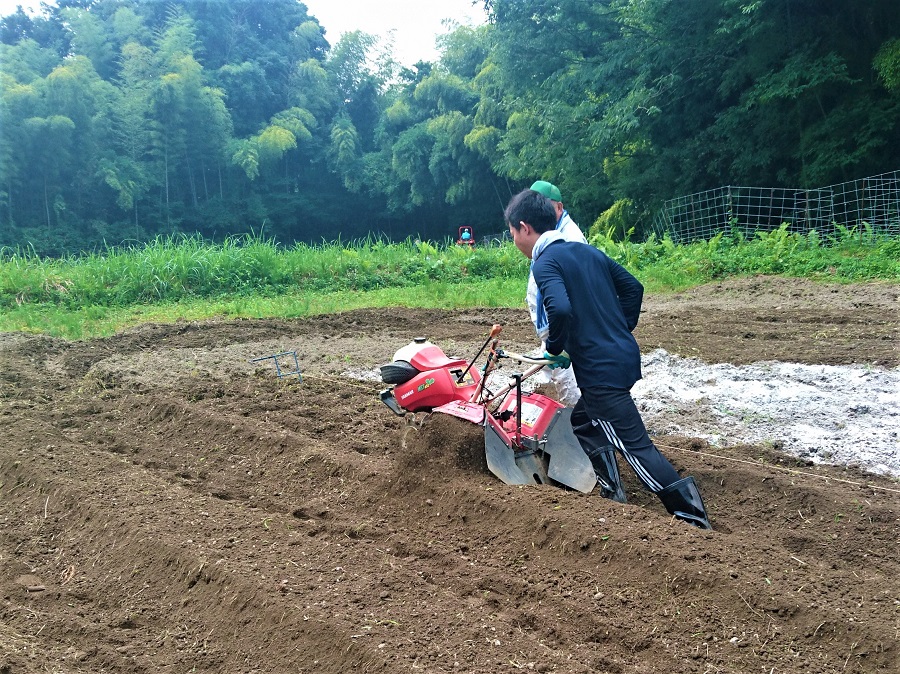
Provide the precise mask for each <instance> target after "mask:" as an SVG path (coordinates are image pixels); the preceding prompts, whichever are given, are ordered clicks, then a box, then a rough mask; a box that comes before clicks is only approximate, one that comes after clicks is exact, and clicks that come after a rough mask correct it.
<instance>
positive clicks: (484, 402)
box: [381, 325, 597, 493]
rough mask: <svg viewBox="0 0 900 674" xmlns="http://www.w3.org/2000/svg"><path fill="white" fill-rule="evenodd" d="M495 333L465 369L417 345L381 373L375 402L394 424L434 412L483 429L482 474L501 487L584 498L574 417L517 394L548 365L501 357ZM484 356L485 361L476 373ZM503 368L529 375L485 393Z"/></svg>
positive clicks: (585, 467)
mask: <svg viewBox="0 0 900 674" xmlns="http://www.w3.org/2000/svg"><path fill="white" fill-rule="evenodd" d="M501 329H502V328H501V327H500V326H499V325H495V326H493V328H492V330H491V332H490V335H489V336H488V338H487V340H486V341H485V343H484V345H483V346H482V347H481V349H480V350H479V351H478V353H476V354H475V357H474V358H472V359H471V360H470V361H467V360H465V359H459V358H457V359H454V358H448V357H447V356H446V354H444V352H443V351H442V350H441V349H440V348H439V347H437V346H435V345H434V344H432V343H431V342H429V341H427V340H426V339H425V338H424V337H417V338H416V339H415V340H414V341H412V342H411V343H410V344H407V345H406V346H404V347H403V348H401V349H399V350H398V351H397V353H395V354H394V360H393V362H392V363H390V364H388V365H384V366H382V368H381V378H382V381H384V383H385V384H390V385H392V387H391V388H388V389H385V390H384V391H382V392H381V400H382V401H383V402H384V404H385V405H387V406H388V407H389V408H390V409H391V411H393V412H394V413H395V414H397V415H399V416H406V415H407V414H410V413H416V412H429V413H430V412H439V413H441V414H449V415H451V416H454V417H458V418H460V419H465V420H466V421H469V422H472V423H475V424H478V425H481V426H484V449H485V457H486V459H487V465H488V469H489V470H490V471H491V473H493V474H494V475H496V476H497V477H498V478H500V479H501V480H502V481H503V482H505V483H506V484H558V485H565V486H566V487H570V488H572V489H576V490H578V491H580V492H585V493H587V492H590V491H591V490H593V488H594V486H595V485H596V484H597V476H596V474H595V472H594V468H593V466H592V465H591V461H590V459H589V458H588V456H587V454H585V452H584V450H583V449H582V448H581V445H580V444H579V442H578V439H577V438H576V437H575V435H574V434H573V432H572V424H571V423H570V420H569V418H570V416H571V413H572V410H571V409H570V408H567V407H565V406H564V405H562V404H561V403H559V402H557V401H555V400H553V399H552V398H548V397H547V396H545V395H541V394H538V393H524V392H523V391H522V382H523V381H525V380H526V379H528V378H529V377H531V376H533V375H534V374H536V373H537V372H538V371H540V370H541V369H542V368H543V367H544V366H545V365H547V364H548V361H546V360H543V359H538V358H531V357H529V356H523V355H521V354H518V353H510V352H507V351H504V350H503V349H501V348H500V347H499V339H498V335H499V334H500V331H501ZM488 347H489V348H488ZM485 349H488V353H487V357H486V360H485V362H484V364H483V365H482V366H481V368H476V367H475V363H476V361H477V360H478V359H479V357H480V356H481V355H482V353H484V351H485ZM504 360H512V361H515V362H517V363H521V364H523V365H526V366H528V367H527V369H526V370H525V371H524V372H515V373H512V374H511V375H510V378H509V381H508V383H507V384H506V385H504V386H502V387H500V388H496V387H495V386H493V385H492V387H489V386H488V378H489V375H490V374H491V373H492V372H495V371H497V370H498V369H500V368H501V367H502V362H503V361H504ZM494 388H496V390H494Z"/></svg>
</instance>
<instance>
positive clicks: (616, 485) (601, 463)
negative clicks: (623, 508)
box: [582, 445, 628, 503]
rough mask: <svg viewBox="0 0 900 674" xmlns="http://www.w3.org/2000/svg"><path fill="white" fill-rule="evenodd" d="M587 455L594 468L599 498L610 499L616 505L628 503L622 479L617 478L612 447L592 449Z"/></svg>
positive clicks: (616, 465) (617, 470)
mask: <svg viewBox="0 0 900 674" xmlns="http://www.w3.org/2000/svg"><path fill="white" fill-rule="evenodd" d="M583 446H584V445H582V447H583ZM587 455H588V458H589V459H590V460H591V464H592V465H593V466H594V474H595V475H596V476H597V486H598V487H600V496H602V497H603V498H608V499H612V500H613V501H616V502H617V503H628V497H626V496H625V490H624V489H622V479H621V478H620V477H619V464H617V463H616V450H615V448H614V447H612V445H608V446H606V447H601V448H599V449H593V448H592V449H591V450H590V451H588V452H587Z"/></svg>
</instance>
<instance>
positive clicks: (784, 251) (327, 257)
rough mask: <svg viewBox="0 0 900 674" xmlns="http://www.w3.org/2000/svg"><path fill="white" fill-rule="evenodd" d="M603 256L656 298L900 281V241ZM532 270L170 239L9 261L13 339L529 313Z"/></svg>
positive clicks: (512, 260) (814, 241)
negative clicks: (232, 322)
mask: <svg viewBox="0 0 900 674" xmlns="http://www.w3.org/2000/svg"><path fill="white" fill-rule="evenodd" d="M592 243H593V244H594V245H596V246H597V247H598V248H601V249H602V250H604V251H606V252H607V253H608V254H609V255H610V256H612V257H613V258H614V259H616V260H617V261H619V262H620V263H622V264H624V265H625V266H626V267H627V268H628V269H629V270H631V271H632V272H633V273H634V274H635V275H636V276H637V277H638V278H639V279H640V280H641V281H642V282H643V283H644V285H645V287H646V289H647V292H650V293H658V292H668V291H675V290H683V289H685V288H689V287H691V286H694V285H698V284H702V283H707V282H710V281H714V280H717V279H722V278H725V277H729V276H743V275H755V274H770V275H771V274H777V275H783V276H794V277H806V278H812V279H817V280H822V281H829V282H852V281H870V280H885V281H889V282H898V281H900V239H897V238H893V239H887V238H883V237H877V236H874V235H872V234H871V233H870V232H867V231H865V230H863V231H857V230H852V231H851V230H841V231H840V233H839V234H838V235H836V236H833V237H827V238H821V237H819V236H818V235H817V234H816V233H812V234H809V235H805V236H803V235H797V234H790V233H788V232H787V231H786V229H781V230H778V231H776V232H772V233H769V234H765V235H762V234H760V235H757V236H756V237H754V238H745V237H743V236H740V235H731V236H725V235H719V236H717V237H714V238H713V239H711V240H709V241H701V242H696V243H692V244H688V245H675V244H673V243H672V242H671V241H669V240H667V239H664V240H657V239H651V240H650V241H647V242H642V243H634V242H630V241H613V240H612V239H609V238H606V237H603V236H597V237H594V238H593V239H592ZM527 273H528V262H527V260H525V258H524V257H522V255H521V254H520V253H519V252H518V250H516V248H515V247H514V246H513V245H512V244H511V243H506V244H503V245H501V246H496V247H489V248H476V249H475V250H469V249H465V248H462V247H457V246H452V245H450V246H443V247H436V246H434V245H431V244H429V243H416V242H412V241H406V242H402V243H396V244H389V243H385V242H382V241H377V240H367V241H361V242H355V243H352V244H349V245H336V244H323V245H321V246H306V245H297V246H295V247H293V248H283V247H281V246H278V245H276V244H274V243H273V242H271V241H267V240H264V239H261V238H254V237H248V238H239V239H231V240H229V241H227V242H225V243H224V244H215V245H214V244H209V243H205V242H203V241H201V240H199V239H177V240H164V239H160V240H157V241H154V242H152V243H150V244H147V245H145V246H141V247H133V248H127V249H111V250H108V251H105V252H103V253H95V254H90V255H83V256H77V257H70V258H65V259H56V260H49V259H40V258H38V257H36V256H34V255H29V254H28V253H27V252H22V251H11V250H0V332H17V331H23V332H33V333H45V334H49V335H53V336H61V337H66V338H71V339H79V338H88V337H96V336H103V335H109V334H113V333H115V332H116V331H119V330H122V329H124V328H127V327H129V326H132V325H136V324H138V323H143V322H171V321H176V320H200V319H205V318H212V317H229V318H238V317H250V318H259V317H285V318H290V317H297V316H305V315H312V314H320V313H332V312H336V311H346V310H350V309H356V308H360V307H391V306H408V307H427V308H462V307H479V306H483V307H523V306H524V300H523V296H524V291H525V278H526V276H527Z"/></svg>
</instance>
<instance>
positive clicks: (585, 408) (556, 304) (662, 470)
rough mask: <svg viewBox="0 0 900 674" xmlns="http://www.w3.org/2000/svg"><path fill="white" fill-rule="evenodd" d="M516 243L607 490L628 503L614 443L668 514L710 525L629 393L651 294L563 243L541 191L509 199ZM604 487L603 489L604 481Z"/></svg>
mask: <svg viewBox="0 0 900 674" xmlns="http://www.w3.org/2000/svg"><path fill="white" fill-rule="evenodd" d="M504 216H505V218H506V222H507V224H508V225H509V231H510V234H511V235H512V238H513V241H514V242H515V244H516V247H517V248H518V249H519V250H520V251H521V252H522V254H523V255H525V256H526V257H527V258H529V259H530V260H531V261H532V262H531V265H532V267H531V271H532V274H533V275H534V279H535V282H536V284H537V287H538V292H539V298H540V299H539V301H540V302H541V306H542V308H543V309H544V310H545V311H546V314H547V324H548V334H547V339H546V352H545V353H544V358H545V359H547V360H550V361H551V367H562V368H567V367H569V365H570V364H571V366H572V368H573V370H574V371H575V376H576V377H577V379H578V385H579V388H580V389H581V399H580V400H579V401H578V403H577V404H576V405H575V409H574V410H573V411H572V417H571V422H572V429H573V431H574V433H575V436H576V437H577V438H578V441H579V442H580V443H581V446H582V447H583V448H584V450H585V452H586V453H587V455H588V456H589V457H590V459H591V462H592V463H593V465H594V469H595V471H596V472H597V478H598V482H600V486H601V488H602V493H603V494H604V496H607V497H608V498H613V499H615V500H619V501H624V491H623V490H622V486H621V482H620V478H619V473H618V468H617V467H616V462H615V457H614V456H610V454H611V453H610V452H609V451H608V450H607V447H608V445H609V444H610V443H611V444H612V445H613V446H614V447H615V448H616V449H618V451H619V452H621V453H622V456H623V457H624V458H625V460H626V461H627V462H628V464H629V465H630V466H631V467H632V468H633V469H634V471H635V473H636V474H637V476H638V478H639V479H640V480H641V482H642V483H643V484H644V485H645V486H646V487H647V488H648V489H650V491H652V492H654V493H655V494H656V495H657V496H659V498H660V500H661V501H662V503H663V505H664V506H665V508H666V510H667V511H668V512H670V513H672V514H673V515H674V516H675V517H676V518H678V519H681V520H684V521H686V522H688V523H690V524H693V525H694V526H697V527H700V528H703V529H711V528H712V527H711V526H710V523H709V518H708V516H707V514H706V509H705V508H704V505H703V500H702V499H701V497H700V490H699V488H698V487H697V484H696V483H695V482H694V478H693V477H686V478H684V479H682V478H681V477H680V476H679V475H678V473H677V472H676V470H675V468H674V467H673V466H672V464H671V463H669V461H668V460H667V459H666V458H665V457H664V456H663V455H662V453H661V452H660V451H659V449H657V447H656V445H654V444H653V442H652V441H651V440H650V437H649V436H648V435H647V430H646V428H645V427H644V423H643V420H642V419H641V416H640V413H639V412H638V410H637V406H636V405H635V403H634V400H633V399H632V397H631V387H632V386H633V385H634V383H635V382H636V381H637V380H638V379H640V378H641V354H640V349H639V348H638V344H637V342H636V341H635V339H634V336H633V335H632V334H631V331H632V330H634V328H635V327H636V326H637V322H638V316H639V314H640V308H641V301H642V299H643V294H644V288H643V286H642V285H641V284H640V282H639V281H638V280H637V279H636V278H635V277H634V276H632V275H631V274H630V273H629V272H628V271H627V270H626V269H625V268H624V267H622V266H621V265H619V264H618V263H616V262H615V261H614V260H612V259H611V258H609V257H608V256H607V255H606V254H605V253H603V252H602V251H600V250H598V249H596V248H594V247H593V246H587V245H584V244H582V243H572V242H569V241H565V240H564V239H563V237H562V236H561V235H560V233H559V232H558V231H556V230H555V225H556V222H557V218H556V212H555V210H554V208H553V204H552V203H551V202H550V200H549V199H547V198H546V197H545V196H543V195H542V194H540V193H538V192H536V191H534V190H525V191H523V192H520V193H519V194H517V195H516V196H515V197H513V199H512V200H511V201H510V202H509V205H508V206H507V207H506V211H505V213H504ZM604 483H605V484H604Z"/></svg>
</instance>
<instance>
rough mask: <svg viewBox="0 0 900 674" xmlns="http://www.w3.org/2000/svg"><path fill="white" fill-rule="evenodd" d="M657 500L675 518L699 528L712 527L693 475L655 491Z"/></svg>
mask: <svg viewBox="0 0 900 674" xmlns="http://www.w3.org/2000/svg"><path fill="white" fill-rule="evenodd" d="M657 496H659V500H660V501H662V504H663V505H664V506H665V507H666V510H668V511H669V512H670V513H671V514H673V515H675V517H676V518H677V519H680V520H684V521H685V522H687V523H688V524H693V525H694V526H695V527H700V528H701V529H712V525H711V524H710V523H709V517H708V516H707V514H706V508H704V507H703V499H702V498H701V497H700V489H699V488H698V487H697V483H696V482H694V478H693V477H686V478H684V479H683V480H678V482H673V483H672V484H670V485H669V486H668V487H666V488H665V489H663V490H662V491H660V492H658V493H657Z"/></svg>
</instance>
